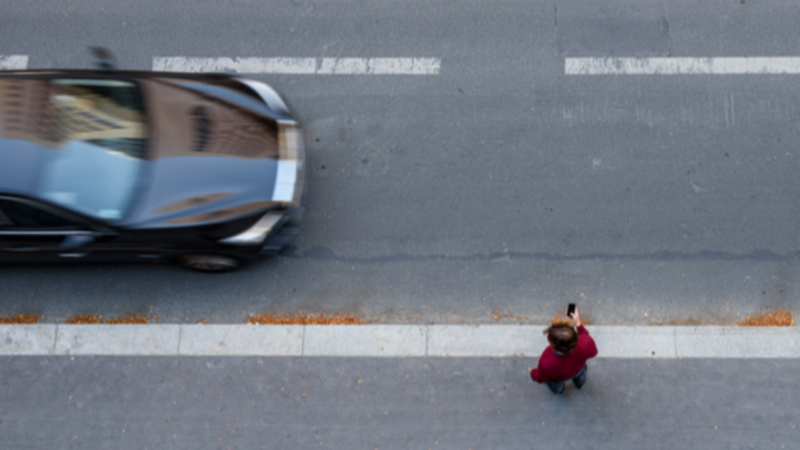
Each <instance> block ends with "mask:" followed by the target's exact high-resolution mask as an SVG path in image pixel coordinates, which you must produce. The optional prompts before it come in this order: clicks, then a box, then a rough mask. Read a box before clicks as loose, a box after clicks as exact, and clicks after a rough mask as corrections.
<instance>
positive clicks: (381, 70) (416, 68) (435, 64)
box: [153, 56, 442, 75]
mask: <svg viewBox="0 0 800 450" xmlns="http://www.w3.org/2000/svg"><path fill="white" fill-rule="evenodd" d="M441 65H442V61H441V59H439V58H229V57H223V58H193V57H186V56H159V57H155V58H153V70H154V71H157V72H198V73H203V72H225V73H235V74H257V73H267V74H293V75H437V74H438V73H439V69H440V68H441Z"/></svg>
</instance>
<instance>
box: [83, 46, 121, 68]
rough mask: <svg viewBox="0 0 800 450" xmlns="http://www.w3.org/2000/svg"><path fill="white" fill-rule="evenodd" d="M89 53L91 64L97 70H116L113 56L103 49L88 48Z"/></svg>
mask: <svg viewBox="0 0 800 450" xmlns="http://www.w3.org/2000/svg"><path fill="white" fill-rule="evenodd" d="M89 53H91V54H92V64H94V66H95V67H96V68H97V69H98V70H116V69H117V62H116V61H115V60H114V55H112V54H111V52H110V51H109V50H108V49H107V48H104V47H89Z"/></svg>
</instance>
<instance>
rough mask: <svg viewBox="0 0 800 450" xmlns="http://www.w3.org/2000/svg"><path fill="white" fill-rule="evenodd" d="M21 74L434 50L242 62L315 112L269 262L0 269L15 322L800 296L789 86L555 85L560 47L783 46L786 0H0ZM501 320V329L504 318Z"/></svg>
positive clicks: (561, 80)
mask: <svg viewBox="0 0 800 450" xmlns="http://www.w3.org/2000/svg"><path fill="white" fill-rule="evenodd" d="M0 8H1V9H2V11H3V14H2V15H1V16H0V54H26V55H29V57H30V62H29V66H30V67H32V68H47V67H88V65H89V57H88V56H87V55H86V53H85V50H84V48H85V47H86V46H87V45H96V44H102V45H106V46H108V47H110V48H111V49H112V50H114V51H115V52H116V54H117V55H118V58H119V60H120V64H121V66H122V67H125V68H132V69H149V68H150V65H151V62H152V58H153V57H155V56H210V57H216V56H232V57H234V56H264V57H269V56H292V57H308V56H313V57H330V56H334V57H435V58H441V70H440V73H439V74H438V75H430V76H298V75H285V76H272V75H254V76H253V77H254V78H257V79H260V80H264V81H267V82H268V83H270V84H272V85H273V86H274V87H275V88H276V89H277V90H279V91H280V92H281V93H282V94H283V95H284V97H285V98H286V99H287V102H288V104H289V105H290V107H291V108H292V109H293V111H294V112H295V113H296V115H297V117H298V118H299V119H300V120H301V122H302V123H303V124H304V125H305V127H306V131H307V136H306V139H307V144H308V145H307V146H308V168H309V170H308V173H309V180H308V186H309V190H308V213H307V216H306V220H305V222H304V224H303V229H302V231H301V233H300V234H299V235H298V236H297V239H296V240H295V241H294V243H293V246H292V247H290V248H288V249H287V251H286V253H285V254H284V255H283V256H280V257H277V258H274V259H271V260H264V261H260V262H258V263H256V264H254V265H252V266H250V267H248V268H246V269H245V270H242V271H241V272H238V273H232V274H227V275H222V276H208V275H203V274H195V273H189V272H185V271H182V270H180V269H177V268H173V267H170V266H150V265H143V266H129V265H122V266H106V265H102V266H100V265H86V266H76V267H69V268H65V267H58V266H37V267H10V266H6V267H3V270H2V271H1V272H0V285H2V287H3V306H2V311H1V312H2V314H3V315H13V314H20V313H38V314H40V315H42V316H44V318H43V320H45V321H53V322H54V321H56V320H57V319H61V318H65V317H69V316H71V315H73V314H92V313H98V314H101V315H103V316H104V317H106V318H111V317H115V316H119V315H125V314H141V315H146V316H148V317H151V318H153V319H154V320H158V321H161V322H170V323H175V322H195V321H201V320H207V321H209V322H211V323H241V322H242V321H243V320H244V318H245V317H246V316H247V315H248V314H256V313H261V312H280V313H284V312H285V313H296V312H298V311H303V312H304V313H328V314H330V313H335V312H337V311H338V312H342V313H348V314H359V315H361V316H362V317H365V318H367V319H370V320H377V321H381V322H388V323H402V322H408V321H409V320H415V321H422V322H424V323H443V322H445V321H448V322H452V321H454V320H455V321H456V322H463V323H469V322H470V321H474V322H479V323H491V322H493V319H494V314H495V311H497V312H498V313H500V314H503V313H514V314H515V315H518V316H519V315H521V316H524V318H526V319H528V320H530V321H531V322H534V323H540V324H541V323H546V322H547V321H548V320H549V319H550V318H552V316H553V315H555V314H556V313H558V312H560V311H561V310H562V309H563V308H564V307H565V305H566V303H568V302H571V301H577V302H578V303H579V305H580V307H581V308H582V311H583V312H585V314H586V317H587V318H591V319H592V320H593V321H594V322H595V323H597V324H614V323H617V321H619V322H620V323H623V324H630V325H645V324H652V323H658V322H668V321H670V320H675V319H697V320H700V321H702V322H704V323H706V322H707V321H712V322H714V323H733V322H734V321H736V320H738V319H741V318H743V317H745V316H747V315H750V314H756V313H760V312H763V311H767V310H771V309H779V308H784V309H790V310H795V309H796V306H797V303H798V290H797V289H796V280H797V278H798V273H797V272H798V268H799V266H798V260H797V258H798V255H800V253H798V252H799V251H800V248H799V247H798V246H799V245H800V242H799V241H798V222H800V207H798V201H800V200H798V199H800V195H798V194H800V192H798V190H799V189H800V187H799V186H798V183H797V173H798V172H799V170H798V169H800V159H798V156H800V155H798V154H797V145H796V142H797V141H798V127H797V121H798V117H800V106H798V105H800V102H798V94H797V88H796V86H797V80H798V78H797V76H782V75H770V76H765V75H742V76H650V77H636V76H602V77H575V76H572V77H570V76H566V75H564V58H565V57H569V56H796V55H797V49H796V42H797V41H798V39H800V29H798V27H797V26H796V24H797V22H798V19H800V17H799V16H800V10H799V9H798V8H797V6H796V4H795V3H794V2H791V1H785V0H782V1H778V0H776V1H747V2H739V1H729V0H724V1H723V0H715V1H708V2H703V3H702V5H698V4H697V2H694V1H675V0H665V1H627V0H613V1H609V2H602V4H601V3H598V2H588V1H580V2H562V1H557V2H554V1H549V2H541V1H521V0H513V1H491V2H487V1H475V0H470V1H460V2H458V3H457V4H452V5H448V4H445V3H441V2H428V1H382V2H370V3H364V2H359V1H337V2H334V3H327V2H322V1H293V2H281V3H274V2H270V3H263V2H246V1H230V2H217V1H204V0H200V1H171V2H166V3H165V2H155V1H147V2H111V3H109V2H106V1H104V0H80V1H76V2H71V3H69V4H68V5H67V4H65V5H51V4H25V3H19V2H10V1H2V2H0ZM507 321H510V319H507Z"/></svg>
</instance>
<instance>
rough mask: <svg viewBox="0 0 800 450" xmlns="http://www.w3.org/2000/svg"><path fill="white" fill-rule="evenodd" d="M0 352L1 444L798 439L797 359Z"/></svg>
mask: <svg viewBox="0 0 800 450" xmlns="http://www.w3.org/2000/svg"><path fill="white" fill-rule="evenodd" d="M535 364H536V358H528V357H519V358H452V357H451V358H439V357H427V358H425V357H422V358H419V357H407V358H353V357H314V358H304V357H231V356H226V357H214V356H212V357H169V356H151V357H147V356H145V357H142V356H112V357H109V356H103V357H98V356H44V357H42V356H11V357H9V356H2V357H0V405H3V407H2V408H0V436H2V443H3V444H2V447H3V448H8V449H14V450H27V449H31V450H40V449H48V448H52V449H64V450H69V449H84V448H87V449H88V448H91V449H164V448H177V449H191V450H195V449H220V450H226V449H239V450H242V449H302V450H307V449H312V448H317V449H369V450H373V449H375V448H377V449H392V450H397V449H409V450H419V449H425V450H427V449H431V450H450V449H454V450H455V449H458V450H469V449H473V450H479V449H481V450H483V449H489V450H505V449H509V450H512V449H513V450H519V449H581V450H589V449H596V450H601V449H602V450H605V449H609V450H611V449H613V450H619V449H631V450H645V449H646V450H662V449H663V450H675V449H681V450H684V449H686V450H693V449H697V450H717V449H719V450H723V449H724V450H730V449H759V450H761V449H776V450H778V449H797V448H798V447H799V446H800V444H798V443H800V405H798V403H797V399H798V398H800V386H799V385H798V383H797V373H798V372H800V360H798V359H758V360H753V359H703V358H701V359H697V358H690V359H688V358H685V359H683V360H676V359H627V358H623V359H619V358H615V359H611V358H597V359H594V360H591V361H590V363H589V364H590V370H589V374H588V383H587V384H586V385H585V386H584V388H583V389H581V390H576V389H574V387H573V386H572V384H571V383H568V384H567V392H566V393H565V395H562V396H557V395H553V394H552V393H550V391H549V390H548V389H547V388H546V387H545V386H543V385H538V384H535V383H533V382H532V381H531V380H530V378H529V376H528V369H529V368H530V367H531V366H533V365H535Z"/></svg>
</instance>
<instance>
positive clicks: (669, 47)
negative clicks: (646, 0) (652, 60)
mask: <svg viewBox="0 0 800 450" xmlns="http://www.w3.org/2000/svg"><path fill="white" fill-rule="evenodd" d="M662 5H664V20H663V21H662V26H663V27H664V28H665V33H666V35H667V57H671V56H672V35H670V33H669V11H668V10H667V2H666V0H664V1H663V2H662Z"/></svg>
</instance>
